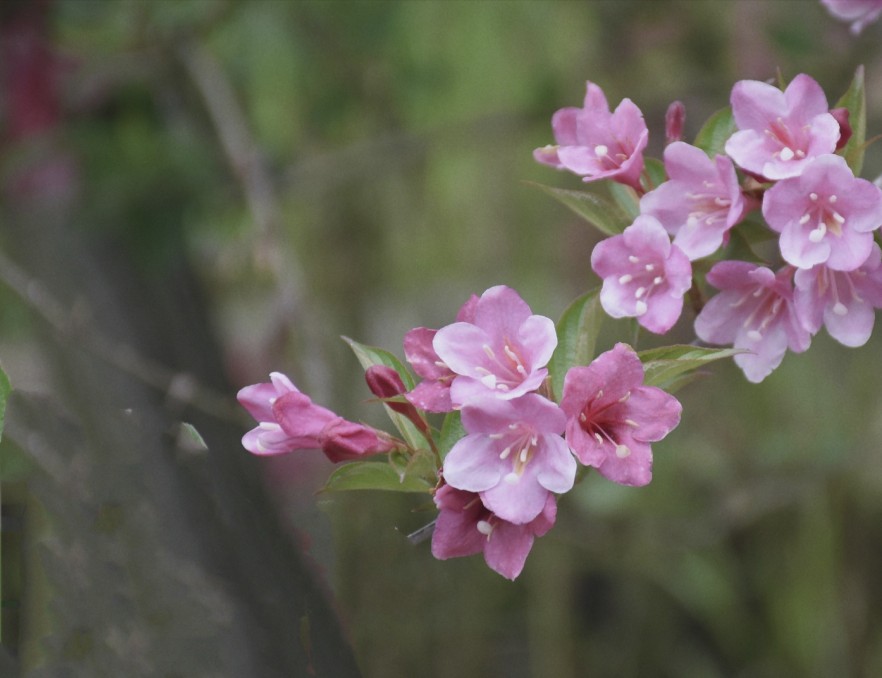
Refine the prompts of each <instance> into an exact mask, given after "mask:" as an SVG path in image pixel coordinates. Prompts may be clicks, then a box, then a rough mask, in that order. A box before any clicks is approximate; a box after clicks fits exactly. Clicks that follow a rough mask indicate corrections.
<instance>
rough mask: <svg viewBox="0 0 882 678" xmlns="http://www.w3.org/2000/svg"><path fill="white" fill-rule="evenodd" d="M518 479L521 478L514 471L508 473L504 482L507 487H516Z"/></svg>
mask: <svg viewBox="0 0 882 678" xmlns="http://www.w3.org/2000/svg"><path fill="white" fill-rule="evenodd" d="M520 479H521V477H520V476H519V475H518V474H517V473H515V472H514V471H512V472H511V473H509V474H508V475H507V476H505V478H504V480H505V482H507V483H508V484H509V485H516V484H517V482H518V481H519V480H520Z"/></svg>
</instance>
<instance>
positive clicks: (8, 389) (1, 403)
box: [0, 366, 12, 440]
mask: <svg viewBox="0 0 882 678" xmlns="http://www.w3.org/2000/svg"><path fill="white" fill-rule="evenodd" d="M10 393H12V384H10V383H9V377H7V376H6V372H4V371H3V367H2V366H0V440H2V439H3V425H4V424H5V423H6V401H7V400H9V394H10Z"/></svg>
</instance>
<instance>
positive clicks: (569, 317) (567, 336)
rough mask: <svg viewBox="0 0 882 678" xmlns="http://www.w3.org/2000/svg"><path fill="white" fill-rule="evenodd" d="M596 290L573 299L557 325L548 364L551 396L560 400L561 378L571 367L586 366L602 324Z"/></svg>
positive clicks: (597, 289) (597, 291)
mask: <svg viewBox="0 0 882 678" xmlns="http://www.w3.org/2000/svg"><path fill="white" fill-rule="evenodd" d="M603 317H604V313H603V308H601V306H600V289H599V288H595V289H593V290H590V291H589V292H587V293H585V294H583V295H582V296H581V297H579V298H578V299H576V300H575V301H574V302H573V303H572V304H570V306H569V307H568V308H567V309H566V310H565V311H564V312H563V315H562V316H561V318H560V320H559V321H558V323H557V348H556V349H555V350H554V355H552V356H551V360H550V361H549V363H548V372H549V374H550V375H551V385H552V388H553V389H554V395H555V396H556V398H557V399H558V400H560V398H561V396H562V394H563V382H564V376H565V375H566V373H567V371H568V370H569V369H570V368H571V367H573V366H574V365H587V364H588V363H590V362H591V359H592V358H593V357H594V347H595V344H596V342H597V334H598V332H600V325H601V323H602V321H603Z"/></svg>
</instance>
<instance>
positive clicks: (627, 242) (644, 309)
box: [591, 215, 692, 334]
mask: <svg viewBox="0 0 882 678" xmlns="http://www.w3.org/2000/svg"><path fill="white" fill-rule="evenodd" d="M591 268H592V269H594V272H595V273H596V274H597V275H599V276H600V277H601V278H603V287H602V288H601V291H600V303H601V305H602V306H603V310H604V311H606V312H607V313H608V314H609V315H610V316H612V317H613V318H634V317H636V318H637V322H638V323H640V324H641V325H642V326H643V327H645V328H646V329H648V330H649V331H650V332H655V333H656V334H664V333H665V332H667V331H668V330H669V329H671V327H673V326H674V323H676V322H677V319H678V318H679V317H680V313H681V311H682V310H683V295H684V294H685V293H686V291H687V290H688V289H689V288H690V287H691V286H692V265H691V264H690V263H689V258H688V257H687V256H686V255H685V254H684V253H683V252H682V251H681V250H680V248H679V247H677V246H676V245H673V244H671V240H670V238H669V237H668V234H667V232H666V231H665V229H664V227H663V226H662V225H661V224H660V223H659V221H658V220H657V219H656V218H655V217H652V216H649V215H640V216H639V217H637V219H635V220H634V223H633V224H631V225H630V226H628V228H626V229H625V230H624V232H622V233H621V234H619V235H616V236H613V237H611V238H607V239H606V240H602V241H601V242H599V243H597V245H596V246H595V247H594V251H593V252H592V253H591Z"/></svg>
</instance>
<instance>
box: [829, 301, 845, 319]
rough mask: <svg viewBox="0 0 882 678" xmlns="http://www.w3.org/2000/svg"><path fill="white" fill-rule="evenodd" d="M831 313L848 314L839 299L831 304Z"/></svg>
mask: <svg viewBox="0 0 882 678" xmlns="http://www.w3.org/2000/svg"><path fill="white" fill-rule="evenodd" d="M833 313H835V314H836V315H840V316H842V315H848V307H847V306H846V305H845V304H843V303H842V302H841V301H837V302H836V305H835V306H833Z"/></svg>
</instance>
